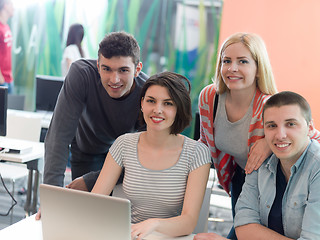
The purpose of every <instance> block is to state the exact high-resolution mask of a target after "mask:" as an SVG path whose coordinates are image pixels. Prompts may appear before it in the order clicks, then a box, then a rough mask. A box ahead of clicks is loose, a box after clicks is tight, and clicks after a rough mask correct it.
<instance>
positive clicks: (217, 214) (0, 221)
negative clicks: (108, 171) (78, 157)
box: [0, 172, 232, 237]
mask: <svg viewBox="0 0 320 240" xmlns="http://www.w3.org/2000/svg"><path fill="white" fill-rule="evenodd" d="M70 179H71V178H70V173H68V172H66V179H65V183H68V182H70ZM25 182H26V179H21V180H19V181H17V182H16V185H15V186H16V187H15V189H16V190H17V191H15V194H14V197H15V199H16V200H17V205H16V206H15V207H14V211H13V215H12V223H16V222H18V221H20V220H21V219H23V218H25V213H24V210H23V205H24V202H25V197H26V195H25V194H23V193H24V188H25V187H26V186H25ZM6 186H7V188H8V189H9V191H11V189H12V184H11V183H9V182H6ZM11 204H12V201H11V198H10V196H9V195H8V194H7V193H6V191H5V188H4V187H3V184H2V183H1V182H0V214H1V216H0V230H1V229H3V228H5V227H7V226H9V225H10V224H11V213H10V214H9V215H8V216H2V214H4V213H6V212H7V211H8V209H9V208H10V206H11ZM231 226H232V214H231V201H230V198H229V197H228V196H227V195H226V194H225V193H224V191H223V190H221V189H220V188H219V187H218V185H217V184H214V186H213V189H212V195H211V201H210V212H209V222H208V232H215V233H218V234H220V235H222V236H224V237H226V236H227V235H228V233H229V230H230V228H231Z"/></svg>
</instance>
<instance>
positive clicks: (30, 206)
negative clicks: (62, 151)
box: [0, 137, 44, 215]
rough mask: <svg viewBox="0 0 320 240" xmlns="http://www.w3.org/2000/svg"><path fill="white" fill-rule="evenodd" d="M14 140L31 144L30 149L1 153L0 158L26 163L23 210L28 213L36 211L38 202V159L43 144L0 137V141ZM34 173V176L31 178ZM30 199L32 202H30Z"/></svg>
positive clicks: (42, 151)
mask: <svg viewBox="0 0 320 240" xmlns="http://www.w3.org/2000/svg"><path fill="white" fill-rule="evenodd" d="M1 141H6V142H8V141H9V142H10V141H11V142H14V143H15V144H19V143H21V144H31V145H32V151H30V152H28V153H25V154H16V153H1V154H0V159H1V160H2V161H9V162H16V163H23V164H26V165H27V168H28V170H29V176H28V189H27V199H26V203H25V206H24V210H25V211H26V213H27V214H28V215H29V214H30V213H36V212H37V202H38V186H39V169H38V161H39V159H41V158H43V157H44V144H43V143H40V142H31V141H26V140H18V139H12V138H6V137H0V142H1ZM33 174H34V178H33ZM31 200H32V202H31Z"/></svg>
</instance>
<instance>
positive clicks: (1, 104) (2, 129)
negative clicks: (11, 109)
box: [0, 87, 8, 136]
mask: <svg viewBox="0 0 320 240" xmlns="http://www.w3.org/2000/svg"><path fill="white" fill-rule="evenodd" d="M7 107H8V88H7V87H0V136H6V135H7Z"/></svg>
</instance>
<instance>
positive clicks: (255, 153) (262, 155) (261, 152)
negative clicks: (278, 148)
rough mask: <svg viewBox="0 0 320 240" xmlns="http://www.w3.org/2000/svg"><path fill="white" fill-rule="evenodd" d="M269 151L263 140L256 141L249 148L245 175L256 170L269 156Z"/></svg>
mask: <svg viewBox="0 0 320 240" xmlns="http://www.w3.org/2000/svg"><path fill="white" fill-rule="evenodd" d="M271 153H272V152H271V149H270V147H269V146H268V144H267V141H266V139H265V138H261V139H259V140H257V141H256V142H255V143H254V144H253V145H252V147H251V149H250V152H249V158H248V161H247V164H246V167H245V169H244V170H245V171H246V174H250V173H252V171H253V170H258V169H259V167H260V166H261V164H262V163H263V162H264V160H266V159H267V157H269V156H270V154H271Z"/></svg>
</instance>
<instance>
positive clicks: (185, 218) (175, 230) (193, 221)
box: [155, 214, 198, 237]
mask: <svg viewBox="0 0 320 240" xmlns="http://www.w3.org/2000/svg"><path fill="white" fill-rule="evenodd" d="M197 220H198V218H196V217H194V216H191V215H188V214H184V215H180V216H177V217H172V218H167V219H163V218H162V219H159V225H158V227H157V228H156V229H155V230H156V231H157V232H160V233H163V234H166V235H168V236H172V237H177V236H184V235H189V234H191V233H192V232H193V230H194V228H195V227H196V225H197Z"/></svg>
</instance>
